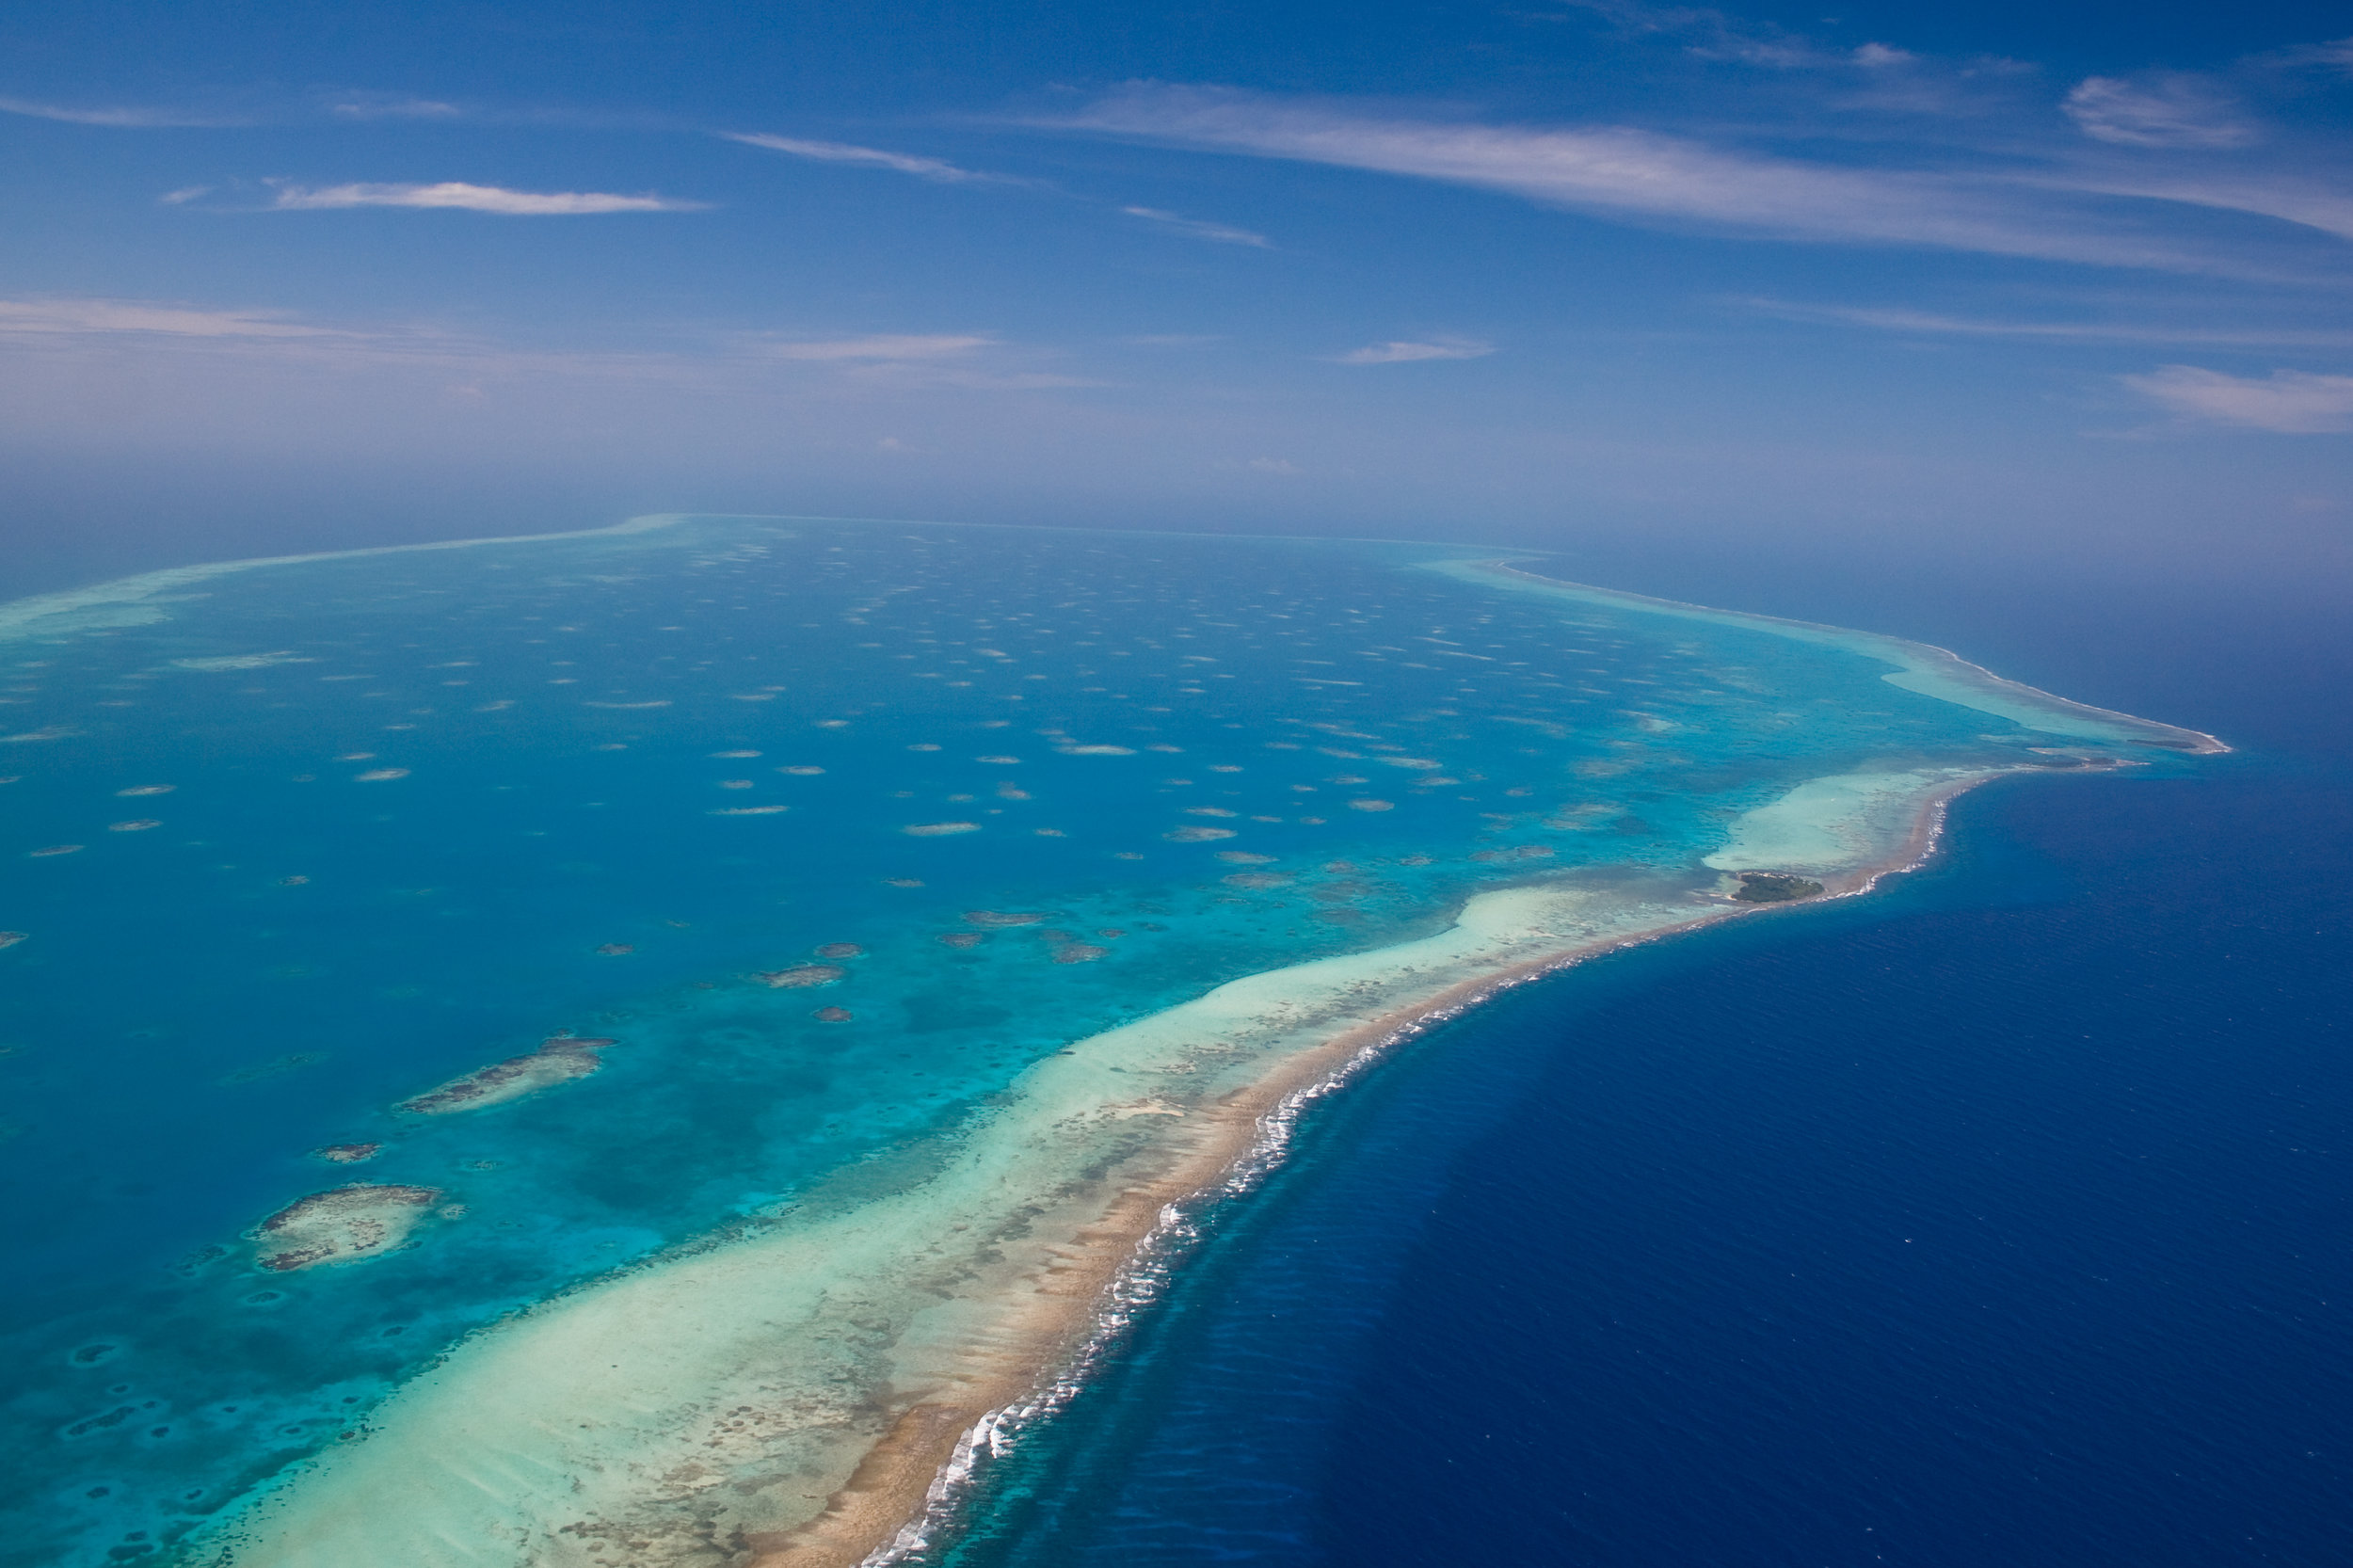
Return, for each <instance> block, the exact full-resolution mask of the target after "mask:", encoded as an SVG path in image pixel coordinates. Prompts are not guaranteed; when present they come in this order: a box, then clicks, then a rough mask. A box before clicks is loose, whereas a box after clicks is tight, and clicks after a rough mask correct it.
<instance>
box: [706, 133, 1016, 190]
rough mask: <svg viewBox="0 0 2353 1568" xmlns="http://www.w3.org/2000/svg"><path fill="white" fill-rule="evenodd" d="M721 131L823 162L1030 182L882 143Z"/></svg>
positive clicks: (959, 179)
mask: <svg viewBox="0 0 2353 1568" xmlns="http://www.w3.org/2000/svg"><path fill="white" fill-rule="evenodd" d="M719 135H720V136H722V137H724V138H725V139H727V140H728V141H740V142H742V143H743V144H744V146H746V147H764V148H766V149H767V150H768V151H769V152H782V153H784V154H785V155H786V156H787V157H792V158H808V159H809V160H810V161H812V162H815V163H821V164H851V165H855V166H856V167H859V168H887V169H889V170H891V171H892V172H893V173H896V174H911V175H913V176H914V177H915V178H917V179H919V180H930V181H934V182H936V183H937V184H944V185H952V184H994V185H1018V184H1028V183H1029V182H1028V181H1026V180H1021V179H1017V178H1016V177H1015V176H1013V175H1010V174H989V173H986V172H984V171H983V170H980V169H977V168H963V167H961V166H959V165H956V164H952V163H950V162H948V160H947V159H945V158H926V157H921V156H919V155H918V154H916V153H913V152H888V151H887V150H885V149H883V148H880V147H859V146H856V144H854V143H851V142H846V141H804V140H802V139H800V138H799V137H797V136H767V135H764V134H761V133H758V132H752V131H722V132H720V133H719Z"/></svg>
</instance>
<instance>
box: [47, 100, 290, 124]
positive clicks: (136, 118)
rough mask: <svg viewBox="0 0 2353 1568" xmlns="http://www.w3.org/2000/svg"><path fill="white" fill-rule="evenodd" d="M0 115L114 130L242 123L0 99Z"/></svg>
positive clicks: (174, 111)
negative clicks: (14, 115)
mask: <svg viewBox="0 0 2353 1568" xmlns="http://www.w3.org/2000/svg"><path fill="white" fill-rule="evenodd" d="M0 114H21V115H26V116H29V117H31V118H32V119H34V120H63V121H64V122H65V123H67V124H69V125H104V126H107V127H109V128H112V129H115V130H129V131H152V130H168V129H170V128H172V127H175V126H183V127H198V128H201V127H206V126H222V125H242V124H245V123H247V121H245V120H224V119H221V118H219V117H217V116H213V115H200V114H190V113H188V112H187V111H185V110H184V109H146V108H134V107H130V106H127V105H116V106H111V107H104V108H94V109H78V108H73V107H72V106H70V105H67V104H40V103H36V102H34V101H33V100H31V99H29V98H0Z"/></svg>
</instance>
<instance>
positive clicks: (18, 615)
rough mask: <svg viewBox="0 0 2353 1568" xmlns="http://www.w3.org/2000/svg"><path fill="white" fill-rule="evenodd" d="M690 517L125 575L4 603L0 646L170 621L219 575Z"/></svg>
mask: <svg viewBox="0 0 2353 1568" xmlns="http://www.w3.org/2000/svg"><path fill="white" fill-rule="evenodd" d="M684 520H685V517H684V514H682V513H657V514H652V515H648V516H646V517H639V518H631V519H629V520H627V521H625V522H616V523H614V524H613V525H611V526H610V527H607V528H578V529H574V530H572V531H571V532H569V533H564V534H516V535H509V536H501V537H497V538H483V539H428V540H426V541H424V543H422V544H388V545H376V546H373V547H371V548H368V549H365V550H325V551H318V552H313V553H312V554H308V555H255V556H251V557H248V559H246V560H242V561H205V562H200V563H199V564H197V565H195V566H188V567H166V568H163V569H162V570H160V571H146V572H141V573H139V574H138V575H137V576H136V577H118V578H115V579H113V580H112V581H110V582H105V583H93V584H90V585H89V586H88V587H86V588H67V589H64V590H62V591H60V592H57V593H51V594H35V595H34V596H32V597H31V598H29V599H12V600H7V601H6V602H4V603H0V642H17V641H21V640H24V639H25V638H33V637H52V636H61V635H69V634H71V633H72V632H88V631H95V630H99V629H102V628H108V627H119V626H149V625H152V624H153V623H155V622H156V621H159V620H164V619H167V618H168V614H169V613H168V611H166V610H165V609H164V608H163V606H165V605H167V604H168V603H170V602H171V601H172V600H174V599H175V598H178V597H184V594H183V593H182V590H184V589H188V588H193V587H195V586H197V585H198V584H200V583H205V582H209V581H210V580H212V579H213V578H216V577H227V576H230V575H232V573H236V572H243V571H259V570H262V569H264V568H268V567H298V566H305V565H308V564H310V563H312V562H314V561H345V560H358V559H360V558H362V557H365V556H370V555H409V554H416V553H419V552H425V551H438V550H473V549H477V548H480V547H482V546H486V545H501V544H546V543H549V542H551V541H552V540H556V539H596V538H606V537H619V536H624V535H630V534H647V533H651V532H653V531H654V530H656V529H660V528H668V527H671V526H673V525H675V524H677V523H680V522H682V521H684Z"/></svg>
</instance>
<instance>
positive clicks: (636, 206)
mask: <svg viewBox="0 0 2353 1568" xmlns="http://www.w3.org/2000/svg"><path fill="white" fill-rule="evenodd" d="M271 205H272V206H273V207H275V208H277V209H279V210H281V211H288V212H319V211H326V210H329V209H334V208H342V207H428V208H452V209H456V210H458V211H462V212H470V213H495V214H498V215H499V216H504V217H576V216H583V215H586V214H594V213H691V212H701V211H703V210H705V209H706V208H708V207H709V206H710V203H709V202H707V201H681V200H676V199H674V198H671V197H666V196H615V195H611V194H609V193H607V192H603V191H528V190H508V189H506V188H504V186H500V185H470V184H465V183H464V182H462V181H457V180H445V181H442V182H441V183H440V184H431V185H424V184H350V185H322V186H317V187H312V186H308V185H292V184H280V185H279V186H278V199H277V200H275V201H274V202H272V203H271Z"/></svg>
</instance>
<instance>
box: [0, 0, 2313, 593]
mask: <svg viewBox="0 0 2353 1568" xmlns="http://www.w3.org/2000/svg"><path fill="white" fill-rule="evenodd" d="M1944 9H1945V11H1946V12H1948V13H1950V14H1944V15H1937V16H1927V17H1924V16H1922V15H1919V14H1917V8H1899V7H1888V6H1869V7H1842V8H1839V10H1838V14H1837V15H1835V16H1829V15H1824V14H1821V13H1820V12H1819V11H1818V10H1801V9H1795V8H1781V9H1759V10H1741V11H1730V10H1715V9H1710V8H1698V7H1688V8H1687V7H1654V6H1645V5H1637V4H1619V3H1614V0H1604V3H1589V4H1573V5H1562V4H1552V3H1545V0H1537V3H1533V4H1528V3H1516V4H1510V5H1498V6H1494V7H1481V6H1478V5H1462V4H1451V5H1427V4H1425V5H1407V4H1385V5H1384V4H1374V5H1358V6H1353V7H1348V8H1316V7H1305V6H1301V7H1290V8H1281V7H1266V6H1248V7H1245V6H1240V5H1207V6H1205V5H1197V4H1193V5H1184V6H1168V5H1159V6H1155V5H1151V4H1144V5H1132V4H1130V5H1122V6H1118V7H1112V6H1108V5H1100V4H1096V5H1079V4H1068V3H1064V4H1052V5H1028V6H1024V7H1021V8H1011V7H1000V8H984V7H974V6H969V5H968V6H962V7H948V6H940V5H921V4H906V5H880V4H863V5H861V4H854V3H837V4H832V5H827V6H822V7H820V6H799V7H791V8H786V7H771V8H754V7H748V6H740V5H739V6H728V7H715V6H696V5H688V6H684V7H680V6H663V7H654V6H648V5H642V4H634V3H622V4H609V5H602V6H590V5H564V6H553V5H549V6H536V7H535V6H520V5H504V6H479V5H467V6H457V5H449V6H433V5H392V6H380V7H376V8H371V9H368V10H365V11H364V12H352V13H345V12H343V11H336V10H329V9H328V8H315V7H303V8H294V7H283V6H276V7H274V6H268V5H261V6H252V5H247V6H238V7H228V6H193V5H177V6H158V5H148V4H114V5H105V4H99V5H90V6H84V7H79V8H64V7H22V8H14V9H13V10H11V11H10V12H9V13H8V18H7V19H6V20H5V21H0V111H5V112H0V146H4V147H5V149H6V155H5V157H0V190H5V200H6V201H7V203H8V214H9V218H8V223H7V224H6V226H5V230H4V231H0V461H5V462H6V463H7V464H8V468H9V470H10V472H11V473H12V474H13V476H14V479H13V483H12V485H11V487H10V488H11V489H12V491H13V492H14V494H15V496H16V500H15V502H14V503H13V504H6V503H0V505H6V506H7V508H8V513H9V515H8V516H7V517H6V518H5V522H6V524H7V526H8V529H9V530H10V536H11V537H13V538H15V539H16V540H18V541H19V543H20V544H21V545H23V546H24V554H25V555H26V556H27V557H28V558H29V556H32V555H39V554H41V553H42V552H43V551H44V550H45V551H47V552H49V553H50V554H51V555H56V556H57V558H58V559H64V558H65V556H67V555H71V554H72V551H71V550H70V549H67V548H66V547H65V546H64V545H62V544H60V543H59V541H60V540H61V539H63V538H64V537H65V536H68V535H73V534H77V533H81V532H87V533H88V534H89V535H90V536H93V537H95V536H106V537H114V536H122V537H126V538H127V537H130V536H133V535H136V536H138V537H139V538H140V539H141V540H142V541H144V542H143V543H141V544H140V545H139V546H138V547H137V548H138V550H140V551H146V552H148V553H150V554H152V553H154V552H158V551H160V552H163V553H164V554H166V555H169V556H173V557H174V558H200V557H202V556H205V555H207V554H210V553H218V552H222V551H223V550H225V549H227V548H229V547H230V546H231V545H232V544H237V543H239V542H243V543H245V544H248V545H249V544H251V543H252V542H254V541H261V542H263V543H264V544H265V545H266V546H267V547H270V548H280V547H283V548H292V547H297V546H299V545H302V544H306V543H320V544H332V543H338V542H351V541H356V540H358V539H360V538H363V537H370V538H372V537H379V536H382V537H390V536H428V535H432V534H437V533H448V532H468V531H473V530H475V529H477V528H480V527H483V526H487V525H492V524H496V523H498V522H500V521H501V520H507V521H510V522H511V523H512V524H513V525H516V526H521V527H555V526H574V525H577V524H579V523H580V522H583V521H596V520H605V519H606V518H608V517H611V516H617V515H620V514H622V513H624V512H627V511H632V510H642V509H647V508H650V507H673V506H675V507H693V508H732V509H744V510H781V511H824V512H837V513H852V514H860V515H885V514H888V515H920V516H931V517H944V518H963V519H969V520H1005V521H1012V520H1035V521H1045V522H1059V523H1090V522H1099V523H1105V524H1111V525H1148V526H1177V527H1204V528H1236V529H1273V530H1292V531H1302V532H1332V531H1345V532H1357V533H1383V534H1403V535H1418V536H1449V535H1451V536H1480V537H1486V538H1496V539H1508V540H1514V541H1527V542H1530V543H1542V542H1546V541H1548V540H1550V539H1552V538H1555V537H1568V536H1576V535H1577V534H1579V533H1580V532H1582V533H1585V534H1593V533H1596V532H1600V533H1621V534H1622V533H1626V532H1629V531H1630V532H1641V531H1652V532H1655V533H1658V534H1660V535H1662V536H1664V535H1679V536H1687V537H1702V536H1723V537H1726V538H1742V539H1750V540H1753V539H1772V538H1778V537H1788V538H1803V539H1810V540H1814V541H1817V542H1818V541H1820V540H1823V539H1835V538H1841V537H1854V538H1869V537H1900V538H1903V539H1906V540H1911V541H1916V542H1919V543H1921V544H1922V545H1923V547H1924V548H1928V547H1933V548H1936V549H1942V550H1946V551H1950V552H1961V553H1966V552H1972V551H1977V552H2001V551H2005V550H2020V551H2027V552H2036V551H2040V552H2050V551H2053V550H2056V549H2061V548H2064V549H2071V550H2075V551H2078V552H2084V553H2087V554H2096V553H2099V552H2117V551H2120V550H2124V551H2140V552H2153V553H2156V554H2166V553H2168V552H2171V553H2172V554H2173V555H2177V556H2179V557H2180V558H2181V559H2183V560H2185V561H2187V560H2195V559H2202V558H2206V557H2208V556H2211V555H2213V554H2214V553H2215V552H2223V553H2224V554H2244V553H2246V552H2258V553H2261V552H2288V553H2291V554H2294V553H2298V552H2302V553H2304V554H2310V553H2312V552H2315V551H2318V552H2322V553H2323V554H2326V553H2328V552H2330V551H2337V550H2341V549H2342V543H2343V540H2344V538H2345V535H2346V533H2347V530H2348V529H2349V528H2353V474H2348V472H2347V468H2346V459H2347V455H2348V432H2353V311H2348V309H2347V300H2348V295H2347V285H2348V282H2349V281H2353V269H2348V266H2347V259H2348V254H2349V252H2348V246H2353V156H2348V152H2349V151H2353V150H2349V149H2348V145H2347V137H2346V131H2347V127H2348V123H2349V121H2353V115H2349V113H2348V111H2349V110H2353V40H2346V39H2345V38H2344V37H2343V33H2344V32H2345V28H2346V24H2345V21H2344V17H2343V13H2342V12H2341V11H2340V10H2337V9H2335V8H2322V7H2320V6H2317V5H2271V6H2265V7H2261V8H2256V9H2255V10H2254V11H2252V12H2251V13H2250V12H2248V11H2245V10H2244V9H2235V8H2217V7H2212V6H2203V7H2198V8H2188V7H2183V8H2175V9H2170V10H2165V9H2160V10H2155V11H2152V10H2150V9H2146V8H2137V7H2126V6H2124V5H2121V4H2101V5H2061V6H2057V7H2053V6H2041V7H2028V6H2010V7H2001V6H1981V7H1971V8H1944ZM165 512H169V513H170V514H171V515H172V516H174V517H177V518H181V519H184V520H185V521H184V525H183V526H181V527H180V528H179V531H178V532H177V533H176V534H175V533H172V532H171V531H169V530H166V531H163V532H157V531H156V530H155V529H153V528H148V529H146V530H145V531H144V532H142V530H141V528H140V527H139V526H137V525H136V521H135V520H136V519H137V518H140V517H147V518H150V519H152V518H153V517H155V516H159V515H161V514H163V513H165ZM262 518H268V519H273V521H271V522H269V523H268V524H267V525H266V526H264V524H262V523H260V522H257V521H256V520H257V519H262ZM110 530H111V531H112V532H111V533H110V532H109V531H110ZM59 552H63V553H62V554H60V553H59ZM133 553H135V554H136V553H137V551H134V552H133ZM110 558H111V557H110ZM132 564H145V563H144V561H143V560H142V561H141V562H137V563H132Z"/></svg>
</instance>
